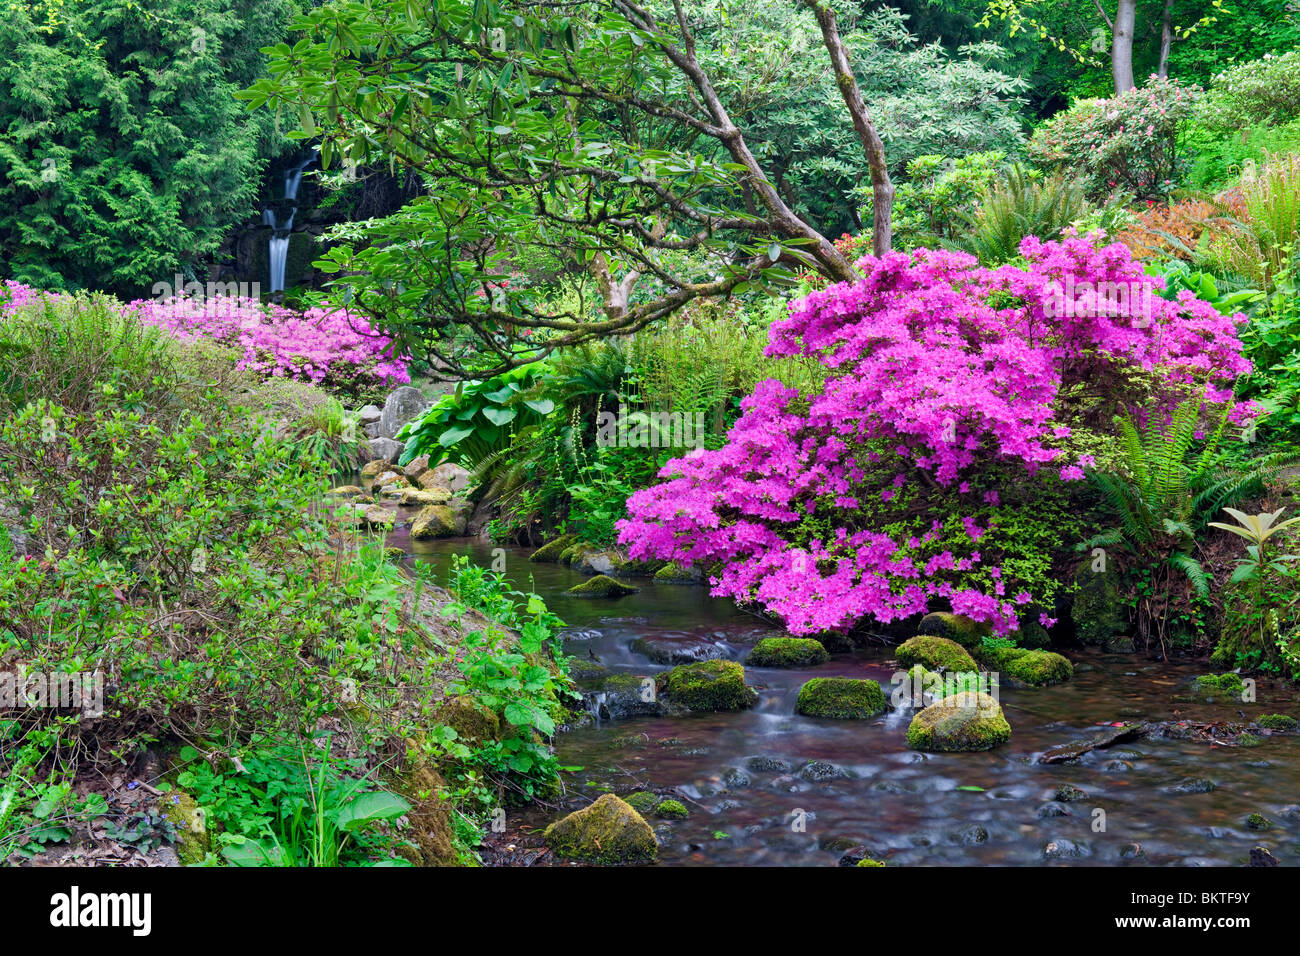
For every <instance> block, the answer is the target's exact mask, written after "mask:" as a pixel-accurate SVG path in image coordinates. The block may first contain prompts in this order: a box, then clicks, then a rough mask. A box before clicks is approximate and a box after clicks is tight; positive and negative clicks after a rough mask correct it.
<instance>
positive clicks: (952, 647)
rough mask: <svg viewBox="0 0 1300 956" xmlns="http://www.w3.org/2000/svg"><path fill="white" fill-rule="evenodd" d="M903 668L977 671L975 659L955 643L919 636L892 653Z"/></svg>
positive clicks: (946, 639)
mask: <svg viewBox="0 0 1300 956" xmlns="http://www.w3.org/2000/svg"><path fill="white" fill-rule="evenodd" d="M894 653H895V656H896V657H897V658H898V662H899V663H900V664H902V665H903V666H904V667H911V666H912V665H914V664H922V665H924V666H925V668H926V669H927V670H932V671H959V672H960V671H977V670H979V668H978V667H977V666H976V664H975V658H973V657H971V656H970V654H968V653H967V652H966V648H964V647H962V646H961V645H960V644H958V643H957V642H956V641H952V640H949V639H948V638H946V637H932V636H929V635H920V636H918V637H913V638H911V639H910V640H906V641H904V642H903V643H902V644H899V645H898V649H897V650H896V651H895V652H894Z"/></svg>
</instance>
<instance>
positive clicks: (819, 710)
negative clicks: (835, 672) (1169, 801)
mask: <svg viewBox="0 0 1300 956" xmlns="http://www.w3.org/2000/svg"><path fill="white" fill-rule="evenodd" d="M886 709H887V705H886V704H885V692H884V691H883V690H882V689H881V687H880V685H879V684H877V683H876V682H875V681H873V680H859V679H857V678H853V677H814V678H813V679H812V680H810V681H808V682H807V683H805V684H804V685H803V686H802V687H800V688H799V697H798V699H797V700H796V701H795V705H794V712H795V713H796V714H803V715H804V716H805V717H826V718H829V719H831V720H866V719H867V718H868V717H875V716H876V715H877V714H883V713H884V712H885V710H886Z"/></svg>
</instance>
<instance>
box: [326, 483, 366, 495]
mask: <svg viewBox="0 0 1300 956" xmlns="http://www.w3.org/2000/svg"><path fill="white" fill-rule="evenodd" d="M326 494H328V495H329V496H330V497H331V498H355V497H356V496H357V495H364V494H365V490H364V489H363V488H362V487H361V486H360V485H339V486H338V487H337V488H331V489H330V490H329V491H328V492H326Z"/></svg>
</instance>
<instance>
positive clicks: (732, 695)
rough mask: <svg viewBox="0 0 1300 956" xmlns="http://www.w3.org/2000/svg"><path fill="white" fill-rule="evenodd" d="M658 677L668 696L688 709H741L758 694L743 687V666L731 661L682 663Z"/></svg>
mask: <svg viewBox="0 0 1300 956" xmlns="http://www.w3.org/2000/svg"><path fill="white" fill-rule="evenodd" d="M662 679H663V682H664V688H665V693H666V695H667V697H668V699H669V700H671V701H672V702H673V703H676V704H680V705H682V706H683V707H687V708H689V709H691V710H708V711H719V710H744V709H745V708H746V707H753V706H754V705H755V704H756V703H758V694H757V693H756V692H755V691H754V690H753V689H752V688H750V687H746V686H745V669H744V668H743V667H741V666H740V665H739V664H737V663H736V662H735V661H700V662H699V663H697V664H682V665H681V666H679V667H674V668H673V669H672V670H670V671H669V672H668V674H667V675H666V677H664V678H662Z"/></svg>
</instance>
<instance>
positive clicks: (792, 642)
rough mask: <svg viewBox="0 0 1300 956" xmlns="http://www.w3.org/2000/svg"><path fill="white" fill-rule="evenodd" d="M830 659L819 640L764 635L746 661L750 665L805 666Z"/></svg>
mask: <svg viewBox="0 0 1300 956" xmlns="http://www.w3.org/2000/svg"><path fill="white" fill-rule="evenodd" d="M830 659H831V656H830V654H828V653H826V648H824V647H822V645H821V643H820V642H819V641H814V640H813V639H812V638H809V637H765V638H763V640H761V641H759V642H758V643H757V644H755V645H754V649H753V650H752V651H750V652H749V658H748V660H747V661H746V663H747V664H749V665H750V666H751V667H805V666H808V665H810V664H821V663H824V662H826V661H828V660H830Z"/></svg>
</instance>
